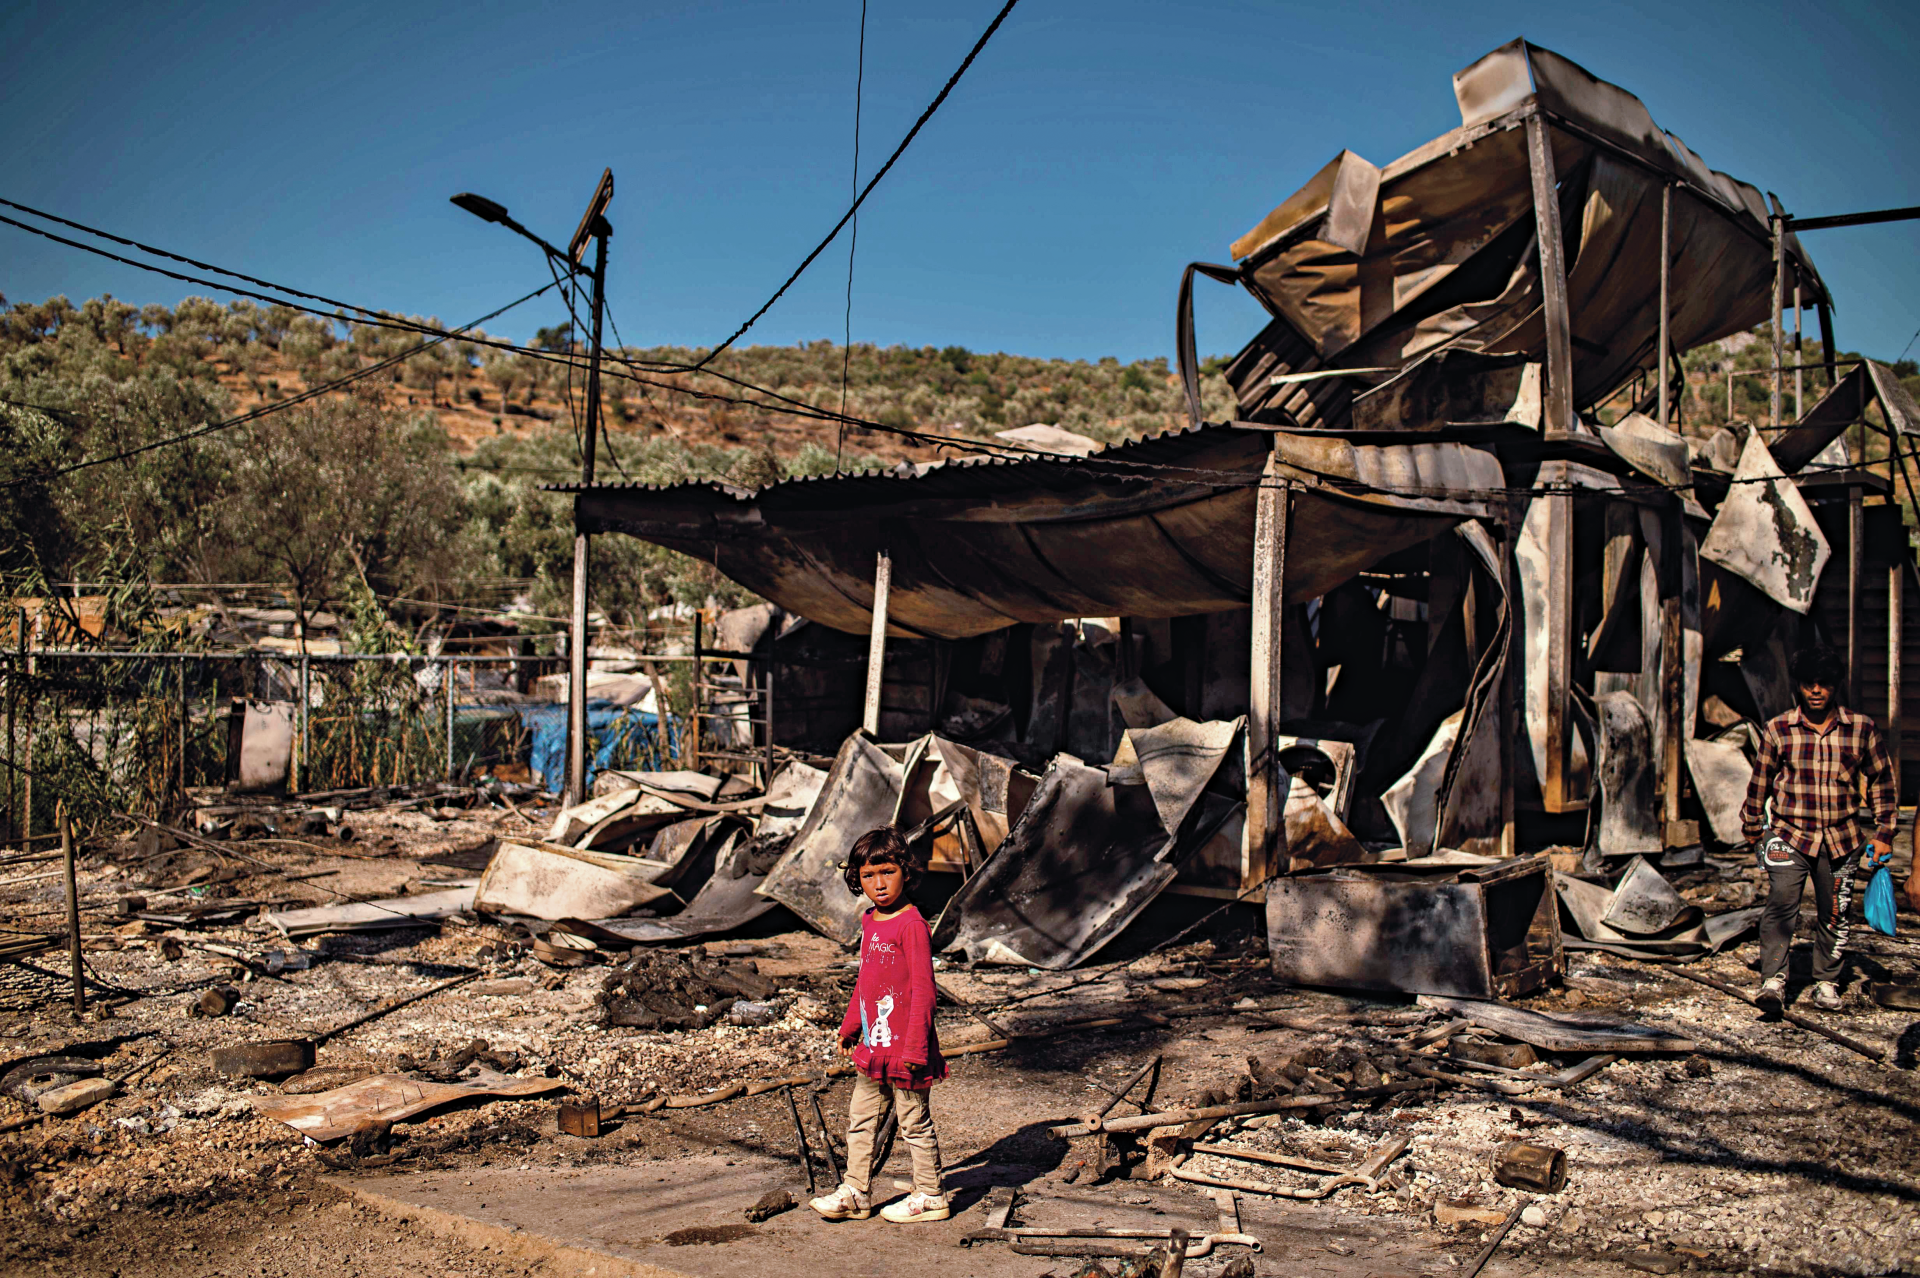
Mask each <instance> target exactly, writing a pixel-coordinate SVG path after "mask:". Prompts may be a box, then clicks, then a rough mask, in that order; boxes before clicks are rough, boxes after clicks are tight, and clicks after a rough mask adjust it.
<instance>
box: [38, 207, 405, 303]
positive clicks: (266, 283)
mask: <svg viewBox="0 0 1920 1278" xmlns="http://www.w3.org/2000/svg"><path fill="white" fill-rule="evenodd" d="M0 204H4V205H6V206H7V207H8V208H10V209H18V210H19V211H20V212H22V213H26V214H30V215H32V216H33V217H37V218H41V219H43V220H45V221H48V222H58V223H59V224H60V225H61V226H67V227H72V228H73V229H74V230H76V231H84V232H85V233H86V234H88V235H93V236H97V237H99V238H100V239H103V240H111V241H112V242H113V243H115V244H124V245H125V246H126V247H128V248H136V249H139V250H140V251H141V252H143V253H151V254H153V255H154V256H155V257H164V258H166V259H167V260H168V261H171V262H182V263H185V264H186V265H188V266H192V267H197V268H198V269H200V270H203V271H212V272H214V274H216V275H228V276H232V277H233V278H234V279H236V280H245V281H246V282H247V283H249V284H258V285H259V286H260V287H261V288H270V289H274V290H275V291H277V292H281V293H291V294H292V295H293V296H295V297H304V298H306V299H307V300H308V301H313V302H325V303H326V304H327V305H328V306H331V307H334V308H336V309H339V310H347V311H358V312H360V313H361V314H363V315H380V314H383V312H380V311H375V310H370V309H368V308H367V307H364V306H358V305H355V304H354V303H352V302H342V301H339V300H338V299H335V298H331V297H326V296H323V295H321V294H319V293H305V292H302V291H301V290H299V289H297V288H289V287H288V286H287V285H285V284H276V283H274V282H273V281H272V280H263V279H260V278H259V277H258V276H253V275H244V274H242V273H241V272H239V271H233V270H228V269H227V268H226V267H224V266H216V265H214V264H213V263H212V262H202V261H200V260H199V259H198V258H192V257H187V256H184V255H183V254H180V253H172V252H169V251H168V250H166V249H163V248H156V247H155V246H154V245H151V244H142V243H141V242H140V241H139V240H130V239H128V238H126V237H125V236H123V235H115V234H114V233H113V232H112V231H103V230H101V229H100V228H99V227H96V226H88V225H87V224H86V223H85V222H76V221H74V220H73V219H72V218H66V217H61V216H60V215H59V214H58V213H49V212H47V211H46V210H44V209H36V208H34V207H33V206H31V205H28V204H21V203H20V202H19V201H17V200H9V199H7V198H5V197H4V196H0ZM13 225H14V226H19V225H20V223H18V222H14V223H13ZM26 229H29V230H31V229H32V228H31V227H29V228H26ZM63 242H65V243H71V242H72V241H63ZM79 247H85V246H84V245H81V246H79ZM89 251H91V250H89ZM121 260H125V259H121ZM132 265H135V266H138V265H140V263H137V262H135V263H132ZM195 282H196V283H197V282H200V281H195ZM211 287H215V288H220V287H221V286H220V285H217V284H216V285H212V286H211ZM223 291H225V292H236V291H238V290H234V289H223ZM249 296H257V295H252V294H250V295H249Z"/></svg>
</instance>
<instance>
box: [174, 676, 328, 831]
mask: <svg viewBox="0 0 1920 1278" xmlns="http://www.w3.org/2000/svg"><path fill="white" fill-rule="evenodd" d="M301 664H302V666H304V665H305V664H306V663H305V660H304V659H302V662H301ZM306 715H307V688H306V679H305V678H304V671H303V677H302V678H301V680H300V722H301V725H302V728H303V729H304V727H305V724H306V721H307V720H306ZM192 739H193V702H192V701H191V700H190V699H189V698H188V696H187V659H186V658H185V657H182V658H180V756H179V758H178V759H176V760H175V761H174V766H175V767H177V768H178V769H179V770H180V810H181V811H182V812H184V811H186V810H187V807H188V803H187V745H188V743H189V742H191V741H192ZM306 750H307V746H306V742H304V741H302V742H301V743H300V753H301V757H302V758H304V757H305V756H306Z"/></svg>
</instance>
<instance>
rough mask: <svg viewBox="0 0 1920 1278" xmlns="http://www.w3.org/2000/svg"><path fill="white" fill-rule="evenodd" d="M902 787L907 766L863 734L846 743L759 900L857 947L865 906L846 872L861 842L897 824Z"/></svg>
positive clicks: (770, 873)
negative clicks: (855, 844) (843, 871)
mask: <svg viewBox="0 0 1920 1278" xmlns="http://www.w3.org/2000/svg"><path fill="white" fill-rule="evenodd" d="M903 780H904V773H903V771H902V769H901V766H900V765H899V764H898V763H896V762H895V761H894V760H893V759H892V757H891V756H889V755H888V754H887V753H886V751H884V750H882V749H881V748H880V747H879V746H877V745H875V744H874V743H873V742H872V741H871V740H869V739H868V738H867V737H866V736H865V735H864V734H861V733H855V734H854V735H853V736H850V737H848V738H847V739H846V742H845V743H844V744H843V745H841V747H840V753H839V754H838V755H837V756H835V758H834V760H833V767H832V768H831V769H829V770H828V772H827V779H826V781H825V782H824V783H823V784H822V786H821V789H820V797H819V798H818V799H816V800H815V801H814V803H813V806H812V808H811V810H810V811H809V812H808V813H807V819H806V823H805V824H804V825H802V826H801V828H800V830H799V832H798V833H797V834H795V835H794V836H793V842H792V844H790V845H789V846H788V848H787V852H786V854H785V855H784V856H782V857H781V858H780V860H779V862H778V863H777V864H775V865H774V867H773V869H772V870H771V871H770V872H769V873H768V874H767V881H766V882H765V883H762V884H761V885H760V889H759V891H760V895H762V896H765V897H768V898H770V899H772V900H775V901H778V902H779V903H780V904H782V905H784V906H786V907H787V908H788V909H790V910H792V911H793V912H794V913H795V914H797V915H799V916H800V917H801V918H802V919H804V920H806V922H807V924H808V925H809V926H810V927H813V928H814V929H816V930H817V931H819V932H820V933H821V934H822V935H823V936H827V937H829V938H831V939H833V940H835V941H838V942H840V944H842V945H852V944H853V943H854V942H856V941H858V940H859V939H860V915H861V912H862V911H863V910H864V909H865V908H866V898H864V897H860V896H856V895H854V893H853V892H852V891H851V890H849V889H848V887H847V883H846V880H845V878H843V877H842V874H841V869H840V867H841V866H842V865H844V864H845V863H846V860H847V853H848V852H850V851H851V850H852V849H853V841H854V840H855V839H857V838H859V837H860V836H861V835H863V834H865V833H866V832H867V831H869V830H873V829H877V828H878V827H880V826H883V825H885V824H887V823H888V822H889V821H891V820H892V819H893V814H894V809H895V808H896V807H897V806H898V805H899V802H900V786H901V783H902V781H903Z"/></svg>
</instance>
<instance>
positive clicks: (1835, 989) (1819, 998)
mask: <svg viewBox="0 0 1920 1278" xmlns="http://www.w3.org/2000/svg"><path fill="white" fill-rule="evenodd" d="M1811 997H1812V999H1813V1005H1814V1006H1815V1007H1817V1008H1819V1009H1820V1010H1821V1011H1823V1012H1837V1011H1839V1010H1840V1008H1841V1003H1840V987H1839V986H1838V985H1835V984H1834V983H1833V982H1832V981H1815V982H1814V983H1813V993H1812V995H1811Z"/></svg>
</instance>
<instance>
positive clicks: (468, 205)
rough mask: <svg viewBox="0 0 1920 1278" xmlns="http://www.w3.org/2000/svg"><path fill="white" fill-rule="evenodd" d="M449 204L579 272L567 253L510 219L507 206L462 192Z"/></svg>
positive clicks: (451, 199) (468, 192)
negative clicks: (528, 243)
mask: <svg viewBox="0 0 1920 1278" xmlns="http://www.w3.org/2000/svg"><path fill="white" fill-rule="evenodd" d="M447 202H448V203H449V204H452V205H454V206H456V207H458V208H463V209H465V210H466V211H467V212H469V213H471V214H473V215H474V216H475V217H477V218H479V219H480V220H481V221H482V222H493V223H495V224H497V225H499V226H504V227H506V228H507V229H508V230H509V231H512V232H513V233H514V234H516V235H520V236H523V237H525V238H526V239H529V240H532V241H533V242H534V243H535V244H538V245H539V246H540V247H541V249H543V250H544V251H545V252H546V254H547V256H548V257H551V258H552V259H553V260H554V261H556V262H563V263H565V264H566V267H567V269H568V270H569V271H578V270H579V269H580V267H579V265H578V264H577V263H576V262H574V261H573V260H571V259H570V258H568V257H567V255H566V254H565V253H562V252H561V251H560V250H559V249H557V248H555V247H554V246H553V245H551V244H549V243H547V242H546V241H545V240H543V239H541V238H540V237H539V236H537V235H535V234H534V233H533V232H532V231H529V230H528V229H527V228H526V227H524V226H522V225H520V224H519V223H518V222H516V221H514V220H513V219H512V218H511V217H509V216H508V215H507V206H506V205H504V204H496V203H494V202H493V201H492V200H489V199H488V198H487V197H486V196H484V195H475V194H474V193H473V192H471V191H462V192H460V194H458V195H455V196H452V197H450V198H449V199H448V201H447ZM609 229H611V228H609Z"/></svg>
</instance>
